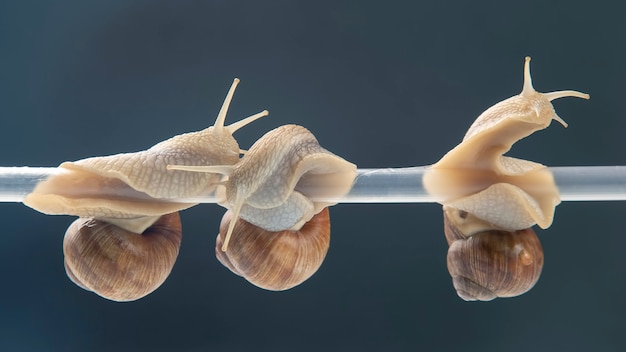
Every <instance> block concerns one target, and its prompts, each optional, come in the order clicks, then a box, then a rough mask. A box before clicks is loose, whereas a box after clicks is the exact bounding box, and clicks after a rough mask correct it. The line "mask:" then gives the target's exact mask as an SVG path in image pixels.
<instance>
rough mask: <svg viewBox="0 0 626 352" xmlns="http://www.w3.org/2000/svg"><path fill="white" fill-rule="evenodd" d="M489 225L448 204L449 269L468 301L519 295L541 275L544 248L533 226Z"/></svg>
mask: <svg viewBox="0 0 626 352" xmlns="http://www.w3.org/2000/svg"><path fill="white" fill-rule="evenodd" d="M489 227H490V225H489V224H488V223H485V222H484V221H481V220H480V219H478V218H476V217H475V216H473V215H471V214H469V213H467V212H465V211H463V210H457V209H453V208H450V207H444V228H445V234H446V240H447V241H448V245H449V246H450V247H449V248H448V259H447V262H448V271H449V272H450V276H452V283H453V285H454V288H455V289H456V292H457V294H458V295H459V297H461V298H462V299H464V300H466V301H475V300H479V301H490V300H492V299H494V298H497V297H514V296H519V295H521V294H523V293H525V292H527V291H528V290H530V289H531V288H532V287H533V286H534V285H535V283H536V282H537V280H539V277H540V275H541V270H542V268H543V262H544V258H543V249H542V248H541V243H540V242H539V239H538V238H537V235H536V234H535V232H534V231H533V230H532V229H531V228H528V229H523V230H517V231H513V232H509V231H502V230H498V229H493V228H489Z"/></svg>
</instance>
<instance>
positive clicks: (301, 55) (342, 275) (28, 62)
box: [0, 0, 626, 351]
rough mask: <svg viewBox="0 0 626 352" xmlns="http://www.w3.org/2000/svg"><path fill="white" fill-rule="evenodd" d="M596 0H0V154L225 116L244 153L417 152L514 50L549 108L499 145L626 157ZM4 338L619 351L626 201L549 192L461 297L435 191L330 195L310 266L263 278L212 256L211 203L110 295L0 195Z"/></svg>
mask: <svg viewBox="0 0 626 352" xmlns="http://www.w3.org/2000/svg"><path fill="white" fill-rule="evenodd" d="M609 3H616V2H606V5H603V2H602V1H594V2H588V1H550V2H549V3H548V2H546V1H511V2H508V4H507V3H505V2H501V1H473V2H465V1H419V2H413V1H397V2H394V1H387V2H385V4H384V5H381V2H378V1H307V2H304V1H268V2H256V1H247V2H246V1H169V2H166V1H79V0H74V1H69V0H63V1H61V0H60V1H54V2H52V1H50V2H46V1H17V0H15V1H0V116H1V119H2V120H1V125H0V126H1V128H0V164H1V165H5V166H17V165H30V166H54V165H57V164H59V163H60V162H62V161H65V160H76V159H81V158H85V157H89V156H95V155H107V154H114V153H118V152H128V151H137V150H142V149H145V148H147V147H149V146H151V145H152V144H154V143H156V142H159V141H161V140H163V139H166V138H168V137H170V136H173V135H176V134H179V133H182V132H188V131H193V130H199V129H202V128H204V127H206V126H208V125H210V124H212V123H213V121H214V118H215V116H216V114H217V111H218V110H219V107H220V104H221V103H222V100H223V97H224V95H225V94H226V91H227V89H228V87H229V86H230V84H231V81H232V79H233V78H234V77H239V78H241V79H242V83H241V84H240V86H239V89H238V91H237V93H236V95H235V99H234V101H233V105H232V108H231V110H230V114H229V117H228V122H233V121H236V120H238V119H239V118H241V117H244V116H247V115H249V114H252V113H255V112H257V111H260V110H262V109H269V110H270V113H271V115H270V117H268V118H265V119H263V120H261V121H258V122H255V123H254V124H253V125H251V126H249V127H246V128H244V129H242V130H241V131H239V132H237V134H236V135H235V137H236V138H237V140H238V141H239V143H240V145H241V146H242V148H248V147H249V146H250V145H251V144H252V143H253V142H254V141H255V140H256V139H257V138H259V137H260V136H261V135H262V134H263V133H265V132H266V131H268V130H270V129H272V128H274V127H277V126H279V125H281V124H285V123H297V124H302V125H304V126H306V127H307V128H309V129H310V130H311V131H312V132H313V133H315V135H316V136H317V137H318V139H319V140H320V142H321V144H322V145H323V146H325V147H326V148H328V149H329V150H331V151H333V152H335V153H337V154H339V155H341V156H343V157H345V158H346V159H348V160H350V161H352V162H354V163H356V164H357V165H359V166H360V167H383V166H394V167H399V166H413V165H424V164H429V163H432V162H435V161H436V160H438V159H439V158H440V157H441V156H442V155H443V154H444V153H445V152H446V151H447V150H449V149H451V148H452V147H453V146H454V145H456V144H457V143H458V142H459V140H460V139H461V138H462V136H463V134H464V133H465V130H466V129H467V127H468V126H469V125H470V123H471V122H472V121H473V120H474V118H475V117H476V116H478V114H480V113H481V112H482V111H483V110H485V109H486V108H487V107H488V106H490V105H492V104H494V103H495V102H497V101H500V100H502V99H504V98H507V97H509V96H512V95H515V94H517V93H518V92H519V91H520V89H521V85H522V63H523V58H524V56H526V55H530V56H532V58H533V67H532V70H533V78H534V83H535V87H536V88H537V89H538V90H540V91H552V90H559V89H578V90H581V91H584V92H587V93H590V94H591V96H592V99H591V100H590V101H583V100H579V99H574V98H568V99H562V100H559V101H557V102H556V104H555V105H556V108H557V110H558V112H559V115H560V116H562V117H563V118H564V119H565V120H566V121H568V122H569V123H570V127H569V128H568V129H564V128H562V127H560V126H559V125H553V126H552V127H550V128H549V129H547V130H545V131H542V132H538V133H536V134H535V135H533V136H532V137H531V138H528V139H526V140H524V141H522V142H520V143H518V144H517V145H516V146H515V148H514V150H513V152H512V155H514V156H518V157H523V158H528V159H530V160H535V161H538V162H542V163H545V164H547V165H553V166H566V165H615V164H626V156H625V155H624V152H623V151H624V149H625V148H624V131H626V118H625V117H626V116H625V110H626V108H625V107H624V101H625V99H624V97H625V96H626V65H625V64H624V63H625V62H626V50H625V44H626V24H625V22H624V12H623V8H622V6H619V5H608V4H609ZM0 210H1V211H2V215H1V217H2V220H3V223H4V230H3V231H2V232H3V233H2V238H1V244H0V276H1V277H2V286H1V289H0V302H1V303H0V350H3V351H17V350H19V351H107V350H113V349H115V350H117V351H139V350H146V351H147V350H150V351H207V350H210V351H244V350H248V351H249V350H259V351H263V350H270V349H271V350H274V351H319V350H331V351H333V350H353V351H368V350H372V351H376V350H385V351H403V350H446V351H473V350H481V351H529V350H530V351H554V350H561V351H589V350H594V351H624V350H625V349H626V333H625V330H626V316H625V315H626V256H624V246H625V245H626V227H625V226H624V223H623V222H622V221H624V213H625V212H626V202H605V203H601V202H595V203H594V202H585V203H565V204H562V205H560V206H559V207H558V209H557V214H556V220H555V223H554V225H553V226H552V227H551V228H550V229H548V230H545V231H539V236H540V238H541V240H542V243H543V246H544V251H545V255H546V261H545V262H546V263H545V267H544V271H543V275H542V277H541V280H540V281H539V283H538V284H537V285H536V287H535V288H534V289H533V290H532V291H531V292H529V293H527V294H525V295H523V296H521V297H518V298H513V299H500V300H496V301H492V302H489V303H466V302H464V301H462V300H461V299H459V298H458V297H457V296H456V293H455V291H454V289H453V287H452V283H451V280H450V277H449V275H448V272H447V270H446V265H445V258H446V251H447V245H446V243H445V239H444V236H443V231H442V220H441V209H440V207H439V206H438V205H435V204H401V205H363V204H362V205H350V204H343V205H339V206H336V207H334V208H333V209H332V219H333V237H332V244H331V249H330V251H329V253H328V257H327V260H326V261H325V263H324V265H323V266H322V268H321V269H320V270H319V272H318V273H317V274H316V275H315V276H314V277H313V278H312V279H310V280H309V281H307V282H306V283H304V284H303V285H301V286H299V287H297V288H295V289H292V290H289V291H287V292H281V293H274V292H268V291H264V290H261V289H258V288H256V287H254V286H252V285H250V284H248V283H247V282H246V281H244V280H243V279H241V278H239V277H236V276H235V275H233V274H231V273H230V272H229V271H228V270H226V269H225V268H223V267H222V266H221V265H220V264H219V263H218V262H217V260H216V259H215V258H214V254H213V248H214V240H215V233H216V231H217V226H218V223H219V220H220V218H221V215H222V213H223V210H222V209H221V208H219V207H218V206H215V205H201V206H197V207H195V208H193V209H190V210H188V211H185V212H183V213H182V219H183V228H184V236H183V244H182V248H181V252H180V256H179V259H178V261H177V263H176V266H175V267H174V270H173V272H172V274H171V276H170V277H169V279H168V280H167V281H166V282H165V284H164V285H163V286H162V287H161V288H159V289H158V290H157V291H156V292H154V293H153V294H151V295H149V296H148V297H146V298H144V299H142V300H139V301H137V302H133V303H114V302H109V301H107V300H104V299H102V298H100V297H98V296H96V295H95V294H92V293H89V292H87V291H83V290H82V289H80V288H78V287H77V286H75V285H74V284H72V283H71V282H70V281H69V279H67V278H66V276H65V272H64V269H63V254H62V240H63V233H64V231H65V229H66V227H67V226H68V225H69V223H70V222H71V221H72V218H70V217H65V216H57V217H53V216H44V215H42V214H39V213H36V212H34V211H33V210H31V209H29V208H27V207H24V206H22V205H20V204H1V205H0Z"/></svg>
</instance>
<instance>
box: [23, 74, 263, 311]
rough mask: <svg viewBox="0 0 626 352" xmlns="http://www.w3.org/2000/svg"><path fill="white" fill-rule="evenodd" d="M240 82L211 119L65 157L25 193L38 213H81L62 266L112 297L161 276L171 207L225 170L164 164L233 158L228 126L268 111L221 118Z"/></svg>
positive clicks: (126, 295)
mask: <svg viewBox="0 0 626 352" xmlns="http://www.w3.org/2000/svg"><path fill="white" fill-rule="evenodd" d="M238 83H239V79H235V80H234V82H233V84H232V86H231V87H230V90H229V91H228V94H227V96H226V99H225V100H224V103H223V105H222V108H221V110H220V112H219V114H218V116H217V119H216V121H215V124H214V125H213V126H211V127H208V128H206V129H203V130H201V131H198V132H190V133H185V134H181V135H178V136H174V137H172V138H170V139H167V140H165V141H163V142H160V143H158V144H156V145H154V146H152V147H151V148H149V149H147V150H145V151H140V152H135V153H123V154H116V155H110V156H103V157H92V158H87V159H83V160H79V161H75V162H64V163H62V164H61V165H60V166H59V168H58V169H59V172H58V173H57V174H55V175H53V176H50V177H49V178H48V179H46V180H44V181H42V182H40V183H39V184H38V185H37V186H36V187H35V189H34V190H33V192H31V193H30V194H28V195H27V196H26V197H25V198H24V201H23V202H24V204H25V205H27V206H29V207H31V208H33V209H35V210H37V211H40V212H42V213H45V214H67V215H76V216H79V217H80V218H79V219H78V220H76V221H75V222H74V224H72V225H71V226H70V227H69V228H68V231H67V232H66V235H65V241H64V251H65V254H66V257H65V264H66V265H65V266H66V268H67V273H68V276H69V277H70V278H71V279H72V280H73V281H74V282H76V283H77V284H79V286H81V287H83V288H86V289H89V290H92V291H94V292H96V293H97V294H99V295H101V296H104V297H106V298H109V299H112V300H134V299H138V298H141V297H143V296H144V295H146V294H148V293H150V292H152V291H153V290H154V289H155V288H156V287H158V285H160V284H161V283H162V282H163V280H164V279H165V277H167V274H169V272H170V270H171V267H172V266H173V264H174V261H175V259H176V254H177V253H178V247H179V246H180V237H181V235H180V232H181V230H180V229H181V225H180V220H179V218H178V215H175V216H174V215H171V213H176V212H178V211H180V210H183V209H186V208H189V207H191V206H194V205H196V203H191V202H185V201H181V199H182V200H184V199H185V198H192V197H195V196H201V195H206V194H210V193H211V192H213V191H214V190H215V186H216V184H217V183H218V182H219V181H220V178H221V177H222V176H221V174H216V173H205V174H191V173H187V172H182V171H169V170H167V168H166V166H167V165H168V164H171V163H176V164H182V165H232V164H235V163H237V162H238V161H239V154H240V152H241V150H240V149H239V145H238V144H237V142H236V141H235V139H234V138H233V136H232V134H233V133H234V132H235V131H237V130H238V129H239V128H241V127H243V126H245V125H247V124H249V123H251V122H253V121H254V120H256V119H258V118H261V117H263V116H266V115H267V114H268V112H267V111H263V112H260V113H258V114H255V115H252V116H250V117H247V118H245V119H243V120H241V121H239V122H236V123H233V124H231V125H228V126H225V125H224V121H225V118H226V113H227V111H228V107H229V105H230V102H231V100H232V97H233V94H234V92H235V89H236V87H237V84H238ZM166 214H170V215H166ZM160 236H168V237H171V238H170V239H168V240H163V239H159V238H160ZM87 242H91V243H87ZM109 246H111V248H109ZM95 249H97V250H95ZM98 251H101V252H103V253H97V252H98ZM117 251H119V252H120V253H117ZM112 252H115V255H113V254H111V253H112ZM166 253H167V255H166ZM161 256H163V257H167V260H165V258H161ZM100 258H101V259H100ZM155 258H158V260H161V259H163V260H164V261H167V265H166V264H164V263H158V262H154V260H156V259H155ZM107 266H112V267H117V271H115V270H109V269H111V268H108V267H107ZM149 271H153V272H149ZM119 276H127V277H128V278H129V280H128V281H127V283H126V284H123V283H120V280H118V281H116V282H117V283H118V284H119V285H118V286H119V287H118V288H117V289H112V290H110V289H109V288H104V289H101V287H104V286H107V285H109V284H108V283H109V282H110V281H114V280H115V277H119ZM131 276H132V277H131ZM133 277H134V278H133ZM138 277H143V279H141V280H143V281H146V283H145V285H147V286H151V287H139V286H144V284H141V285H140V284H138V283H137V282H140V281H141V280H140V279H139V278H138ZM94 280H95V281H101V282H100V284H98V283H96V282H94ZM125 285H130V287H124V286H125ZM155 285H156V286H155ZM110 291H111V292H110ZM130 291H132V292H130ZM133 293H134V294H133Z"/></svg>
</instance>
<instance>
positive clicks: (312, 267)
mask: <svg viewBox="0 0 626 352" xmlns="http://www.w3.org/2000/svg"><path fill="white" fill-rule="evenodd" d="M232 218H233V213H232V211H231V210H228V211H227V212H226V213H225V214H224V217H223V218H222V222H221V224H220V233H219V235H217V238H216V241H215V255H216V257H217V259H218V260H219V261H220V262H221V263H222V264H223V265H224V266H225V267H227V268H228V269H230V270H231V271H232V272H233V273H235V274H237V275H239V276H242V277H243V278H245V279H246V280H248V281H249V282H250V283H252V284H254V285H256V286H258V287H261V288H264V289H267V290H272V291H282V290H287V289H290V288H292V287H294V286H297V285H299V284H301V283H302V282H304V281H305V280H307V279H308V278H309V277H311V275H313V274H314V273H315V272H316V271H317V270H318V269H319V267H320V266H321V265H322V262H323V261H324V258H325V257H326V253H327V252H328V247H329V244H330V218H329V212H328V208H324V209H323V210H322V211H320V212H319V213H318V214H316V215H315V216H313V218H311V220H309V221H308V222H306V223H305V224H304V226H302V227H301V228H300V230H297V231H295V230H283V231H278V232H271V231H267V230H263V229H262V228H260V227H258V226H255V225H252V224H250V223H248V222H247V221H245V220H242V219H236V221H237V223H236V224H235V226H234V228H233V232H232V234H231V240H230V245H229V246H228V248H227V250H226V251H222V245H223V243H222V241H224V238H225V236H226V232H227V230H228V227H229V224H230V222H231V221H232Z"/></svg>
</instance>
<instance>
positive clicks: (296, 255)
mask: <svg viewBox="0 0 626 352" xmlns="http://www.w3.org/2000/svg"><path fill="white" fill-rule="evenodd" d="M168 168H170V169H173V170H186V171H193V172H218V173H222V174H223V175H225V176H227V179H225V180H224V181H222V182H221V183H220V186H221V187H218V189H217V191H216V195H217V196H218V199H220V204H221V205H222V206H224V207H225V208H227V209H229V211H228V212H227V213H226V214H225V215H224V218H223V219H222V224H221V226H220V234H219V235H218V236H217V239H216V255H217V257H218V259H219V261H220V262H221V263H222V264H224V266H226V267H228V268H229V269H231V270H232V271H233V272H234V273H236V274H238V275H240V276H243V277H244V278H245V279H246V280H248V281H250V282H251V283H253V284H254V285H257V286H259V287H262V288H266V289H270V290H285V289H288V288H291V287H293V286H296V285H298V284H300V283H302V282H303V281H304V280H306V279H307V278H308V277H310V276H311V275H312V274H313V273H314V272H315V271H317V269H318V268H319V266H320V265H321V263H322V261H323V259H324V257H325V255H326V252H327V250H328V242H329V236H330V220H329V216H328V209H327V207H328V206H330V205H334V204H335V203H332V202H328V201H323V200H322V201H320V200H318V199H333V198H339V197H341V196H343V195H345V194H347V193H348V192H349V191H350V189H351V188H352V183H353V182H354V179H355V177H356V165H354V164H352V163H350V162H348V161H346V160H344V159H343V158H340V157H339V156H336V155H334V154H332V153H331V152H329V151H327V150H326V149H324V148H322V147H321V146H320V144H319V142H318V141H317V139H316V138H315V136H313V134H312V133H311V132H310V131H309V130H307V129H306V128H304V127H302V126H298V125H284V126H280V127H278V128H276V129H274V130H272V131H269V132H268V133H266V134H265V135H264V136H263V137H261V138H260V139H259V140H258V141H256V142H255V143H254V144H253V145H252V147H251V148H250V150H249V151H248V152H247V153H246V154H245V155H244V156H243V158H242V159H241V161H240V162H238V163H237V164H235V165H223V166H180V165H170V166H168ZM309 237H311V238H309ZM231 242H232V243H231Z"/></svg>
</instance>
